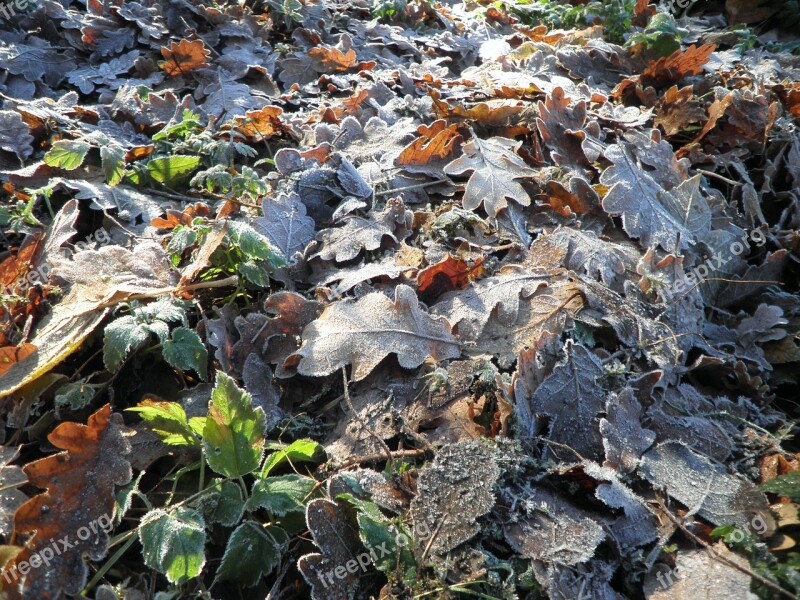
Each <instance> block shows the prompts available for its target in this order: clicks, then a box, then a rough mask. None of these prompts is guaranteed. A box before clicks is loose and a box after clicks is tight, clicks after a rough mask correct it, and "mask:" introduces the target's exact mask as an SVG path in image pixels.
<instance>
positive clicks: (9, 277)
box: [0, 233, 44, 291]
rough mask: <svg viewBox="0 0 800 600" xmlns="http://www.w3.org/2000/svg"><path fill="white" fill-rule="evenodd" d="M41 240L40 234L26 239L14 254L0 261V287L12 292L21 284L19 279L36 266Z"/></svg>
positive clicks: (42, 236)
mask: <svg viewBox="0 0 800 600" xmlns="http://www.w3.org/2000/svg"><path fill="white" fill-rule="evenodd" d="M42 239H44V234H42V233H36V234H33V235H30V236H28V237H26V238H25V241H24V242H22V246H21V247H20V248H19V250H17V252H16V254H11V255H10V256H7V257H6V258H4V259H3V260H2V261H0V286H2V288H3V289H5V288H9V289H11V290H12V291H14V289H15V288H16V286H17V284H18V283H21V282H20V279H21V278H23V277H24V276H25V275H26V274H27V273H28V271H30V270H31V269H32V268H33V267H35V266H36V263H37V261H38V254H39V249H40V246H41V242H42Z"/></svg>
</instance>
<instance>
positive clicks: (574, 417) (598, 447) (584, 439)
mask: <svg viewBox="0 0 800 600" xmlns="http://www.w3.org/2000/svg"><path fill="white" fill-rule="evenodd" d="M566 353H567V356H566V359H565V360H564V362H562V363H560V364H558V365H557V366H556V368H555V369H554V370H553V372H552V374H551V375H550V376H549V377H548V378H547V379H545V380H544V381H543V382H542V384H541V385H540V386H539V387H538V388H536V391H535V392H534V393H533V396H532V397H531V398H530V401H529V403H530V406H531V411H532V412H533V413H534V414H535V415H541V416H546V417H547V418H548V419H549V421H550V425H549V429H548V432H547V438H548V439H551V440H553V441H554V442H558V443H559V444H564V445H567V446H569V447H570V448H572V449H574V450H575V451H577V452H578V453H579V454H581V455H582V456H583V457H585V458H592V459H597V458H598V457H599V456H601V454H602V447H603V445H602V438H601V437H600V431H599V428H598V426H599V420H598V415H599V414H600V413H601V412H603V410H604V409H605V406H606V402H605V396H606V392H605V391H604V390H603V389H602V388H601V387H600V386H599V385H598V383H597V381H598V380H599V379H600V377H601V376H602V375H603V365H602V363H601V362H600V360H599V359H598V358H597V357H596V356H595V355H594V354H592V353H591V352H589V350H587V349H586V348H585V347H584V346H582V345H580V344H572V343H568V344H567V346H566ZM526 434H527V435H535V432H533V431H528V432H526ZM553 452H554V453H556V454H557V455H558V456H562V457H565V458H568V459H574V456H565V455H566V454H568V453H569V452H568V451H567V450H561V449H559V450H557V451H556V450H554V451H553Z"/></svg>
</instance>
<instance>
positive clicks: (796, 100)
mask: <svg viewBox="0 0 800 600" xmlns="http://www.w3.org/2000/svg"><path fill="white" fill-rule="evenodd" d="M786 108H788V109H789V113H790V114H791V115H792V116H793V117H794V118H795V119H800V83H795V84H794V86H793V88H792V89H791V90H789V93H788V94H787V95H786Z"/></svg>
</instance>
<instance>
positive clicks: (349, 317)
mask: <svg viewBox="0 0 800 600" xmlns="http://www.w3.org/2000/svg"><path fill="white" fill-rule="evenodd" d="M302 339H303V345H302V347H301V348H300V349H299V350H298V351H297V352H296V353H295V354H293V355H292V356H290V357H289V358H288V359H287V363H290V364H294V365H296V367H297V372H298V373H300V374H302V375H308V376H312V377H319V376H323V375H329V374H330V373H333V372H334V371H337V370H339V369H341V368H342V367H343V366H345V365H348V364H352V365H353V379H354V380H356V381H358V380H360V379H363V378H364V377H366V376H367V375H369V373H370V372H371V371H372V369H374V368H375V367H376V366H377V365H378V363H379V362H380V361H381V360H383V359H384V358H385V357H386V355H388V354H390V353H394V354H396V355H397V359H398V362H399V363H400V366H401V367H403V368H406V369H413V368H415V367H418V366H419V365H421V364H422V363H423V362H424V361H425V360H426V359H427V358H433V360H435V361H441V360H446V359H448V358H457V357H458V356H459V355H460V354H461V348H460V346H459V343H458V341H457V340H456V338H455V337H454V336H453V335H452V334H451V333H450V325H449V324H448V323H447V321H446V320H444V319H442V318H441V317H433V316H431V315H429V314H428V313H427V312H425V311H424V310H422V308H420V306H419V302H418V300H417V295H416V293H415V292H414V290H413V289H411V288H410V287H408V286H406V285H398V286H397V288H395V299H394V301H392V300H391V299H390V298H388V297H387V296H385V295H384V294H381V293H379V292H376V293H372V294H367V295H366V296H363V297H362V298H360V299H359V300H357V301H352V300H341V301H339V302H335V303H333V304H331V305H329V306H328V307H327V308H326V309H325V310H324V311H323V313H322V315H320V317H319V318H318V319H317V320H315V321H313V322H312V323H311V324H310V325H308V326H307V327H306V328H305V329H303V334H302Z"/></svg>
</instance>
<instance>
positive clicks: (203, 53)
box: [158, 40, 211, 77]
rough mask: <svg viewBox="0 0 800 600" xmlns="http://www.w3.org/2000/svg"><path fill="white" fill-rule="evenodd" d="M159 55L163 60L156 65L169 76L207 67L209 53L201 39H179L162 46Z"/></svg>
mask: <svg viewBox="0 0 800 600" xmlns="http://www.w3.org/2000/svg"><path fill="white" fill-rule="evenodd" d="M161 56H163V57H164V59H165V60H163V61H162V62H160V63H159V64H158V66H159V67H161V69H162V70H163V71H164V72H165V73H166V74H167V75H169V76H170V77H178V76H180V75H187V74H189V73H191V72H192V71H196V70H197V69H202V68H203V67H207V66H208V58H209V57H210V56H211V53H210V52H209V51H208V49H207V48H206V45H205V44H204V43H203V40H192V41H190V40H181V41H180V42H172V43H171V44H170V45H169V47H166V46H164V47H162V48H161Z"/></svg>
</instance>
